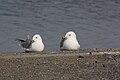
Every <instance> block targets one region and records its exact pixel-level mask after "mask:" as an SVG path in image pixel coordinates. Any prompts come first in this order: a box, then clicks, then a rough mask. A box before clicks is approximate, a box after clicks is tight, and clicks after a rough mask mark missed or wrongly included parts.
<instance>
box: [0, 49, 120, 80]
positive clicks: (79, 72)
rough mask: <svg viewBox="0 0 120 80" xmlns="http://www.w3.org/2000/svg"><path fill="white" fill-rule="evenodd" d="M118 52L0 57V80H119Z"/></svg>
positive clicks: (89, 51) (106, 50)
mask: <svg viewBox="0 0 120 80" xmlns="http://www.w3.org/2000/svg"><path fill="white" fill-rule="evenodd" d="M119 76H120V49H119V48H117V49H81V50H80V51H46V52H40V53H37V52H36V53H22V52H4V53H2V52H1V53H0V80H119V79H120V77H119Z"/></svg>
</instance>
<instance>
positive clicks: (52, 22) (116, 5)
mask: <svg viewBox="0 0 120 80" xmlns="http://www.w3.org/2000/svg"><path fill="white" fill-rule="evenodd" d="M69 30H73V31H75V32H76V34H77V38H78V40H79V42H80V44H81V48H96V47H97V48H112V47H113V48H116V47H120V0H0V51H1V52H6V51H10V52H14V51H22V50H21V48H20V46H18V42H16V41H14V39H15V38H19V37H20V38H26V36H27V35H31V36H32V35H34V34H36V33H38V34H40V35H41V36H42V38H43V40H44V43H45V46H46V50H58V49H59V43H60V39H61V37H62V36H63V35H64V34H65V33H66V32H67V31H69Z"/></svg>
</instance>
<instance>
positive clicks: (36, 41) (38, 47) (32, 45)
mask: <svg viewBox="0 0 120 80" xmlns="http://www.w3.org/2000/svg"><path fill="white" fill-rule="evenodd" d="M16 40H17V41H20V42H21V44H20V45H21V46H22V48H23V50H24V51H25V52H32V51H39V52H41V51H43V50H44V44H43V41H42V38H41V36H40V35H39V34H35V35H34V36H33V37H32V39H31V38H30V36H29V35H28V36H27V39H25V40H23V39H16Z"/></svg>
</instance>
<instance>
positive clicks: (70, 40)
mask: <svg viewBox="0 0 120 80" xmlns="http://www.w3.org/2000/svg"><path fill="white" fill-rule="evenodd" d="M79 48H80V44H79V43H78V41H77V39H76V34H75V33H74V32H73V31H69V32H68V33H66V35H65V36H64V37H63V38H62V40H61V44H60V49H65V50H78V49H79Z"/></svg>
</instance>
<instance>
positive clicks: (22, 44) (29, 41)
mask: <svg viewBox="0 0 120 80" xmlns="http://www.w3.org/2000/svg"><path fill="white" fill-rule="evenodd" d="M31 43H32V41H31V38H30V37H29V35H28V36H27V39H26V40H25V42H23V43H21V46H22V47H23V48H30V47H31Z"/></svg>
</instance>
